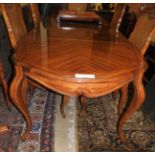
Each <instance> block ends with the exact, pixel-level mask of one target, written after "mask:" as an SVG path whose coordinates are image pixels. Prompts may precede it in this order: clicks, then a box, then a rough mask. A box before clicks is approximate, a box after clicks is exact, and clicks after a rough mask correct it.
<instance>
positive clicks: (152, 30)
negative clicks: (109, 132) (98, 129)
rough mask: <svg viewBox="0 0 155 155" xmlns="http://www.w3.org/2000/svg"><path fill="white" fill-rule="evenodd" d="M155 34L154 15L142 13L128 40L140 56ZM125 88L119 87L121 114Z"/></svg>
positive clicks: (119, 110) (126, 88) (125, 94)
mask: <svg viewBox="0 0 155 155" xmlns="http://www.w3.org/2000/svg"><path fill="white" fill-rule="evenodd" d="M153 35H155V16H154V18H152V17H151V16H150V14H148V13H143V14H141V16H139V18H138V19H137V22H136V25H135V28H134V30H133V32H132V33H131V35H130V37H129V40H130V42H131V43H132V44H133V45H135V46H136V47H137V48H138V49H139V51H140V53H141V55H142V56H144V54H145V53H146V51H147V49H148V47H149V44H150V42H151V39H152V37H153ZM127 90H128V86H127V85H126V86H124V87H123V88H121V93H122V97H121V99H120V102H119V104H118V113H119V114H121V112H122V111H123V106H124V103H125V101H126V100H127Z"/></svg>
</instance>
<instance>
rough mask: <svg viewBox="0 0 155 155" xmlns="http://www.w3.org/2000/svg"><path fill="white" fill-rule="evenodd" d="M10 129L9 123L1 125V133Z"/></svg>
mask: <svg viewBox="0 0 155 155" xmlns="http://www.w3.org/2000/svg"><path fill="white" fill-rule="evenodd" d="M8 131H9V128H8V126H7V125H0V135H2V134H4V133H6V132H8Z"/></svg>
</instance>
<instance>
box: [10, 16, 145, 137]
mask: <svg viewBox="0 0 155 155" xmlns="http://www.w3.org/2000/svg"><path fill="white" fill-rule="evenodd" d="M46 24H47V25H46ZM46 24H45V23H44V24H42V23H41V24H40V27H38V29H35V30H34V31H31V32H30V33H28V34H27V35H25V36H24V37H23V38H22V39H21V41H20V43H19V44H18V46H17V48H16V54H15V55H14V63H15V66H16V76H15V78H14V80H13V83H12V85H11V90H10V92H11V96H12V98H13V101H14V102H16V105H17V107H18V108H19V109H20V111H21V112H22V113H23V115H24V116H25V119H26V121H27V124H28V130H27V132H26V134H27V133H28V131H30V128H31V119H30V117H29V114H28V111H27V108H26V106H25V103H24V102H23V100H22V96H21V93H20V92H22V90H21V89H23V88H22V87H21V86H22V80H23V79H25V78H29V79H31V80H33V81H35V82H37V83H39V84H41V85H42V86H44V87H46V88H48V89H51V90H53V91H56V92H58V93H60V94H63V95H66V96H85V97H90V98H94V97H98V96H102V95H105V94H108V93H111V92H113V91H115V90H118V89H119V88H122V87H123V86H124V85H127V84H128V83H129V82H135V79H137V78H136V77H137V76H138V75H139V76H138V79H139V80H138V82H135V83H136V84H135V87H139V86H140V89H139V88H136V92H137V94H140V93H143V91H142V89H143V88H142V86H141V83H140V82H139V81H140V80H141V79H142V73H139V72H140V71H141V72H143V70H144V68H145V66H146V63H145V61H144V59H143V56H142V55H141V54H140V52H139V50H138V49H137V48H136V47H135V46H134V45H133V44H132V43H130V42H129V41H128V40H127V39H125V37H123V36H122V34H121V33H119V32H115V31H110V26H108V25H107V22H105V23H104V24H103V26H102V27H100V26H98V25H96V24H95V25H94V24H90V25H87V24H82V25H81V24H73V23H71V24H67V25H66V24H65V25H63V24H62V25H60V24H59V23H57V22H56V19H54V18H48V19H47V20H46ZM43 25H44V26H43ZM77 74H78V75H82V76H83V78H78V77H77ZM137 74H138V75H137ZM88 75H89V76H90V77H91V78H88V77H89V76H88ZM92 77H93V78H92ZM19 81H20V82H19ZM136 81H137V80H136ZM139 99H140V100H139ZM142 100H143V97H142V95H141V96H140V95H139V97H138V100H137V101H136V102H134V103H133V104H141V101H142ZM139 102H140V103H139ZM62 109H63V108H62ZM124 117H126V115H125V116H124ZM124 119H126V118H123V121H120V123H119V130H118V131H119V135H120V137H122V132H121V129H122V125H123V123H124V122H125V121H124ZM122 122H123V123H122Z"/></svg>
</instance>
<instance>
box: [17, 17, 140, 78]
mask: <svg viewBox="0 0 155 155" xmlns="http://www.w3.org/2000/svg"><path fill="white" fill-rule="evenodd" d="M45 23H46V24H45ZM45 23H44V24H43V23H41V24H40V27H39V28H38V29H37V30H33V31H31V32H30V33H29V34H27V35H25V36H24V37H23V38H22V39H21V41H20V42H19V43H18V46H17V49H16V55H15V60H16V61H18V62H22V64H25V65H29V66H31V67H32V68H36V69H39V70H42V71H45V72H48V73H51V74H53V75H56V76H60V77H63V78H69V79H74V78H76V76H75V75H77V74H84V75H93V77H94V78H102V79H103V78H109V77H111V76H115V75H119V74H125V73H126V72H129V71H132V70H135V69H137V68H138V67H140V63H141V62H142V63H143V61H142V57H141V56H140V53H139V51H138V50H137V49H136V47H135V46H133V45H132V44H131V43H130V42H128V40H126V39H125V38H124V37H123V35H122V34H121V33H117V32H114V31H112V30H111V29H110V27H109V25H108V24H107V22H105V23H103V25H102V26H99V25H97V24H84V23H82V24H80V23H79V24H78V23H76V24H74V23H63V24H61V23H56V19H53V18H49V19H47V20H46V21H45Z"/></svg>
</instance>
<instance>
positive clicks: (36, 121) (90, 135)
mask: <svg viewBox="0 0 155 155" xmlns="http://www.w3.org/2000/svg"><path fill="white" fill-rule="evenodd" d="M55 98H56V94H54V93H52V92H48V91H43V90H40V89H36V90H35V92H34V94H33V96H32V97H31V98H30V99H29V111H30V114H31V117H32V122H33V129H32V132H31V133H30V137H29V140H27V141H26V142H22V141H21V140H20V139H21V137H20V135H21V134H22V133H23V131H24V129H25V123H24V121H23V117H22V116H21V114H20V113H19V112H18V111H17V110H16V108H13V109H12V111H11V112H9V111H8V110H7V108H6V106H5V103H4V99H3V96H2V92H1V90H0V99H1V103H0V123H5V124H8V125H9V126H10V132H9V133H8V134H4V135H1V136H0V151H1V152H15V151H18V152H32V151H35V152H38V151H40V152H41V151H44V152H51V151H54V149H53V148H54V121H55V113H56V108H55V105H56V99H55ZM118 100H119V95H118V96H117V99H116V100H115V101H114V100H113V99H112V96H111V94H110V95H107V96H104V97H99V98H95V99H91V100H90V99H88V100H87V114H86V116H83V117H80V116H78V117H77V118H78V120H77V123H78V124H77V137H78V139H77V141H78V150H79V151H93V152H96V151H155V124H153V123H152V122H150V121H149V120H147V119H146V118H145V117H144V114H143V112H142V111H141V110H139V111H138V112H136V113H135V114H134V115H133V116H132V117H131V118H130V119H129V120H128V121H127V123H126V124H125V126H124V133H125V136H126V139H127V140H126V143H125V144H122V143H121V141H120V140H119V139H118V135H117V132H116V123H117V119H118V116H117V104H118ZM78 110H79V111H80V108H78Z"/></svg>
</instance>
